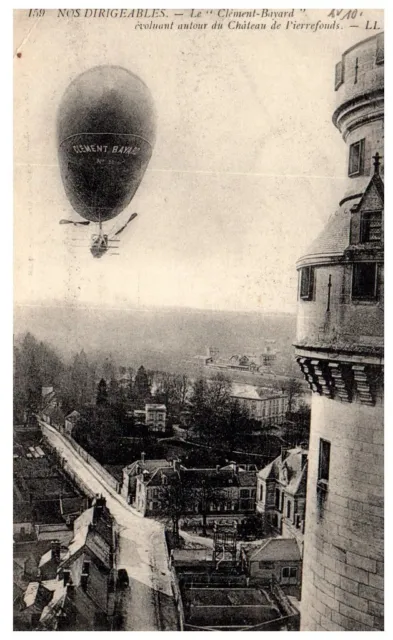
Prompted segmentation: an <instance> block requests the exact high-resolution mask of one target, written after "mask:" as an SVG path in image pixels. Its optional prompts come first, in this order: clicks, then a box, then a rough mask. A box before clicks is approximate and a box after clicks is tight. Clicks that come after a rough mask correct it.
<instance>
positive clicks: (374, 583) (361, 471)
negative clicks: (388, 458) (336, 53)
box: [295, 34, 384, 631]
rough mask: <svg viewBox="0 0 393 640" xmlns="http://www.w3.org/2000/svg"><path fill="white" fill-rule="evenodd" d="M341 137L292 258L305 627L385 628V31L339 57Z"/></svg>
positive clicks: (336, 122)
mask: <svg viewBox="0 0 393 640" xmlns="http://www.w3.org/2000/svg"><path fill="white" fill-rule="evenodd" d="M335 90H336V95H337V108H336V110H335V112H334V115H333V123H334V125H335V126H336V127H337V128H338V129H339V131H340V133H341V134H342V137H343V139H344V141H345V142H346V143H347V147H348V177H347V185H346V186H347V189H346V192H345V193H343V197H342V200H341V202H340V203H339V206H338V210H337V212H336V214H335V215H333V216H332V217H331V218H330V219H329V221H328V223H327V225H326V227H325V229H324V230H323V231H322V233H321V234H320V236H319V237H318V238H317V239H316V240H315V241H314V243H313V244H312V245H311V247H310V248H309V249H308V251H307V254H306V255H304V256H303V257H302V258H301V259H300V260H299V261H298V263H297V269H298V271H299V290H298V324H297V339H296V345H295V346H296V358H297V361H298V363H299V365H300V368H301V370H302V372H303V374H304V376H305V378H306V380H307V381H308V383H309V385H310V387H311V389H312V391H313V399H312V413H311V437H310V450H309V463H308V464H309V468H308V484H307V503H306V524H305V542H304V560H303V563H304V564H303V587H302V615H301V629H302V630H310V631H312V630H320V631H323V630H328V631H333V630H370V631H371V630H380V629H382V628H383V482H384V470H383V462H384V458H383V356H384V351H383V297H384V288H383V256H384V250H383V208H384V183H383V125H384V50H383V34H378V35H375V36H372V37H370V38H367V39H366V40H363V41H362V42H359V43H358V44H356V45H355V46H353V47H351V48H350V49H348V50H347V51H346V52H345V53H344V54H343V56H342V59H341V61H340V62H338V64H337V65H336V77H335Z"/></svg>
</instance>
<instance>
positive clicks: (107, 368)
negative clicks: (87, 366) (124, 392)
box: [102, 356, 116, 380]
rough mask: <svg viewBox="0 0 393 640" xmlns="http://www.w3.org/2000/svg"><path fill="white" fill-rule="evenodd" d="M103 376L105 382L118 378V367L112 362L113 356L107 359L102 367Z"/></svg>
mask: <svg viewBox="0 0 393 640" xmlns="http://www.w3.org/2000/svg"><path fill="white" fill-rule="evenodd" d="M102 376H103V378H105V380H111V378H115V377H116V367H115V364H114V362H113V360H112V356H109V357H108V358H105V360H104V363H103V365H102Z"/></svg>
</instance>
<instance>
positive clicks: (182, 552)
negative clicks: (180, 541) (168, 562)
mask: <svg viewBox="0 0 393 640" xmlns="http://www.w3.org/2000/svg"><path fill="white" fill-rule="evenodd" d="M171 557H172V559H173V562H174V563H175V564H176V563H178V564H183V563H186V564H189V563H191V564H193V563H195V564H198V563H202V564H204V563H206V562H212V561H213V551H212V549H173V550H172V551H171Z"/></svg>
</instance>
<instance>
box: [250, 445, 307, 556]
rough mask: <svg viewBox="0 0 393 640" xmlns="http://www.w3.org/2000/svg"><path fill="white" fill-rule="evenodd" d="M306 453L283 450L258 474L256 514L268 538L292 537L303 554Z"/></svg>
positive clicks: (305, 451)
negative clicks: (260, 519)
mask: <svg viewBox="0 0 393 640" xmlns="http://www.w3.org/2000/svg"><path fill="white" fill-rule="evenodd" d="M307 458H308V451H307V450H306V449H303V448H302V447H297V448H294V449H288V450H287V449H283V450H282V452H281V455H280V456H278V457H277V458H276V459H275V460H273V462H271V463H270V464H269V465H267V466H266V467H264V469H261V470H260V471H259V472H258V476H257V503H256V511H257V513H259V514H260V515H261V518H262V525H263V529H264V530H265V532H266V533H267V534H269V535H280V536H284V537H286V538H287V537H291V538H295V539H296V541H297V543H298V545H299V549H300V551H301V553H302V552H303V534H304V520H305V504H306V491H307Z"/></svg>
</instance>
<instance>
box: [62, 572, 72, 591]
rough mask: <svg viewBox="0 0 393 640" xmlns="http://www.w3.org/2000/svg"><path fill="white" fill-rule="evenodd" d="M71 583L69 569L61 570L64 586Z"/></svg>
mask: <svg viewBox="0 0 393 640" xmlns="http://www.w3.org/2000/svg"><path fill="white" fill-rule="evenodd" d="M70 583H71V571H69V569H64V570H63V585H64V586H65V587H66V586H67V584H70Z"/></svg>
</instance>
